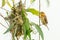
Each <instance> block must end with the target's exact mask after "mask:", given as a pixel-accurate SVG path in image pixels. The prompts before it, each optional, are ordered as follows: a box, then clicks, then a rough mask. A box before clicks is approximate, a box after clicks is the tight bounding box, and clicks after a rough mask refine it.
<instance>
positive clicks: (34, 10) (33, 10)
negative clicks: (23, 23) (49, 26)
mask: <svg viewBox="0 0 60 40" xmlns="http://www.w3.org/2000/svg"><path fill="white" fill-rule="evenodd" d="M26 11H27V12H31V13H32V14H33V15H36V16H39V11H38V10H36V9H34V8H28V9H26Z"/></svg>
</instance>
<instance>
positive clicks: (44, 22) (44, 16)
mask: <svg viewBox="0 0 60 40" xmlns="http://www.w3.org/2000/svg"><path fill="white" fill-rule="evenodd" d="M39 17H40V20H41V22H42V24H43V25H44V26H46V27H47V28H48V26H47V24H48V20H47V17H46V15H45V13H44V12H40V15H39ZM48 30H49V28H48Z"/></svg>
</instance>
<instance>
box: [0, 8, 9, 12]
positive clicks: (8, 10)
mask: <svg viewBox="0 0 60 40" xmlns="http://www.w3.org/2000/svg"><path fill="white" fill-rule="evenodd" d="M0 9H3V10H5V11H7V12H8V11H9V10H6V9H5V8H2V7H0Z"/></svg>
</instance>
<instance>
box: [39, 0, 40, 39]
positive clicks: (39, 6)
mask: <svg viewBox="0 0 60 40" xmlns="http://www.w3.org/2000/svg"><path fill="white" fill-rule="evenodd" d="M39 16H40V0H39ZM39 26H40V17H39ZM39 40H40V34H39Z"/></svg>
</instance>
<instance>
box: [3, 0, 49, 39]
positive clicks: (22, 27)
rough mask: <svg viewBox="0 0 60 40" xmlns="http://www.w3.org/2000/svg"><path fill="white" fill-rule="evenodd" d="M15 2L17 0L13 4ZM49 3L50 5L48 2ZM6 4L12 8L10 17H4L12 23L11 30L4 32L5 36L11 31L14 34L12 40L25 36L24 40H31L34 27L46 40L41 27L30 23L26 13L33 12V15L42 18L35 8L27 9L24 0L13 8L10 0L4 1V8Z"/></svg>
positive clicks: (31, 0)
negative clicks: (32, 27)
mask: <svg viewBox="0 0 60 40" xmlns="http://www.w3.org/2000/svg"><path fill="white" fill-rule="evenodd" d="M14 1H15V0H12V2H13V3H14ZM25 1H26V0H25ZM33 2H35V0H30V3H31V4H32V3H33ZM47 3H48V4H49V1H48V0H47ZM5 4H8V6H9V7H10V8H11V12H10V13H8V14H10V15H8V17H4V19H5V20H7V21H8V22H9V23H10V25H9V28H8V29H7V30H6V31H5V32H4V34H6V33H7V32H9V31H10V32H11V34H12V40H15V37H16V38H17V40H19V37H20V36H21V35H24V39H23V40H27V39H26V38H29V40H31V32H32V31H33V30H32V29H31V26H34V27H35V28H36V30H37V32H38V33H39V35H40V36H41V38H42V40H44V35H43V32H42V29H41V28H40V25H38V24H36V23H33V22H31V23H30V21H29V19H28V18H27V15H26V14H27V13H26V12H31V13H32V14H33V15H36V16H40V15H39V13H40V14H41V12H39V11H38V10H36V9H34V8H28V9H25V7H24V5H23V3H22V0H20V2H19V3H18V6H15V4H14V5H13V6H11V4H10V2H9V1H8V0H2V7H4V6H5ZM44 20H45V19H44Z"/></svg>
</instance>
